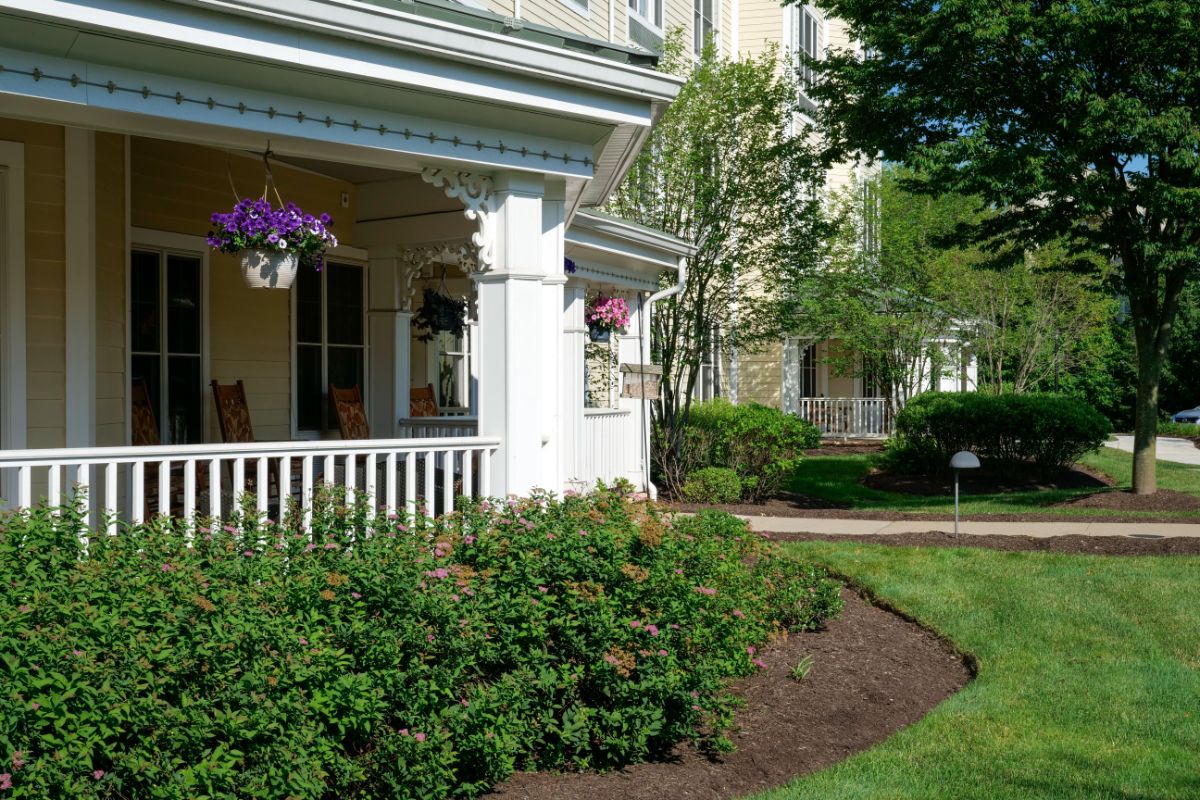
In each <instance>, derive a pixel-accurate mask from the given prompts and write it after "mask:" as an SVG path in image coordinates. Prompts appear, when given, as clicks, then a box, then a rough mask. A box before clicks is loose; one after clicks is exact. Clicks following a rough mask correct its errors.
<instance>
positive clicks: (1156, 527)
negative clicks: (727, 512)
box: [742, 517, 1200, 539]
mask: <svg viewBox="0 0 1200 800" xmlns="http://www.w3.org/2000/svg"><path fill="white" fill-rule="evenodd" d="M742 519H745V520H747V521H748V522H749V523H750V529H751V530H755V531H770V532H772V533H840V534H848V535H852V536H855V535H856V536H866V535H871V534H875V533H880V534H889V533H924V532H925V531H945V532H947V533H950V532H953V531H954V522H953V521H950V522H925V521H921V520H903V521H899V522H890V521H888V520H874V519H825V518H807V517H742ZM958 530H959V532H960V533H963V534H990V535H999V536H1033V537H1036V538H1038V539H1044V538H1048V537H1051V536H1067V535H1070V534H1076V535H1079V536H1133V537H1134V538H1140V537H1154V538H1159V537H1176V536H1198V537H1200V522H1197V523H1194V524H1193V523H1180V522H1161V523H1160V522H1103V521H1099V520H1097V521H1096V522H975V521H970V522H968V521H963V522H960V523H959V524H958Z"/></svg>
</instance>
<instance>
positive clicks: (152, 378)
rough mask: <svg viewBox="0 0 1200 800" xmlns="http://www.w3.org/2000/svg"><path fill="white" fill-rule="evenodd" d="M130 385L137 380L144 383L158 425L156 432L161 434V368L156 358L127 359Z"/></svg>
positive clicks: (139, 357)
mask: <svg viewBox="0 0 1200 800" xmlns="http://www.w3.org/2000/svg"><path fill="white" fill-rule="evenodd" d="M129 367H130V376H129V378H130V384H131V385H132V383H133V382H134V381H137V380H143V381H145V382H146V389H147V390H148V391H149V392H150V406H151V407H152V408H153V409H154V421H155V422H157V423H158V431H159V435H160V437H161V434H162V419H163V416H162V403H161V399H162V394H161V392H160V386H161V384H160V383H159V376H158V371H159V368H160V367H161V363H160V361H159V357H158V356H156V355H155V356H131V357H130V359H129Z"/></svg>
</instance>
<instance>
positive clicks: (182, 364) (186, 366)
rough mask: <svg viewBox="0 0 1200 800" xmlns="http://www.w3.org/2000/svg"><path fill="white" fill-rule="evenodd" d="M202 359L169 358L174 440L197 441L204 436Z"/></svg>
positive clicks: (168, 423) (169, 406) (169, 413)
mask: <svg viewBox="0 0 1200 800" xmlns="http://www.w3.org/2000/svg"><path fill="white" fill-rule="evenodd" d="M200 402H201V394H200V359H199V358H197V357H195V356H171V357H170V358H168V359H167V418H166V419H165V420H163V422H165V423H166V429H167V435H166V438H165V439H164V442H167V443H170V444H196V443H199V442H202V441H203V440H204V431H202V430H201V414H200Z"/></svg>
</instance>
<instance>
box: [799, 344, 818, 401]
mask: <svg viewBox="0 0 1200 800" xmlns="http://www.w3.org/2000/svg"><path fill="white" fill-rule="evenodd" d="M819 396H820V395H819V394H818V393H817V346H816V344H810V345H808V346H807V347H801V348H800V397H819Z"/></svg>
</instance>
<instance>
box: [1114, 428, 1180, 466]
mask: <svg viewBox="0 0 1200 800" xmlns="http://www.w3.org/2000/svg"><path fill="white" fill-rule="evenodd" d="M1196 427H1197V428H1198V429H1200V425H1197V426H1196ZM1113 439H1116V441H1115V442H1114V441H1111V440H1110V441H1109V442H1108V446H1109V447H1115V448H1116V449H1118V450H1124V451H1125V452H1126V453H1132V452H1133V436H1131V435H1129V434H1128V433H1118V434H1115V435H1114V436H1113ZM1155 455H1156V456H1157V458H1158V460H1159V461H1174V462H1176V463H1177V464H1195V465H1196V466H1200V447H1196V445H1194V444H1192V443H1191V441H1190V440H1188V439H1176V438H1175V437H1173V436H1159V437H1158V446H1157V448H1156V452H1155Z"/></svg>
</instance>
